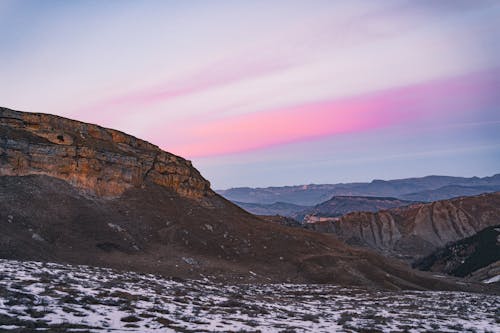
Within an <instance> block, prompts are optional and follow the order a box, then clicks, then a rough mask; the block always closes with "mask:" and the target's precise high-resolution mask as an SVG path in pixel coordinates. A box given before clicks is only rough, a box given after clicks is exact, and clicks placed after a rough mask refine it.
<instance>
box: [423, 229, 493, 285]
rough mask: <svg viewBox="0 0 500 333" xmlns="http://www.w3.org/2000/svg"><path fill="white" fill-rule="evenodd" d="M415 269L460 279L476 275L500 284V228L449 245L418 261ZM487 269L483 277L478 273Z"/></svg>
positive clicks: (484, 231) (483, 231)
mask: <svg viewBox="0 0 500 333" xmlns="http://www.w3.org/2000/svg"><path fill="white" fill-rule="evenodd" d="M414 267H416V268H418V269H421V270H425V271H438V272H444V273H447V274H450V275H454V276H459V277H465V276H470V275H472V276H474V275H475V276H476V277H477V278H480V279H481V280H482V281H491V282H493V281H496V282H500V225H497V226H491V227H488V228H486V229H483V230H481V231H480V232H478V233H477V234H475V235H473V236H470V237H467V238H464V239H461V240H459V241H457V242H453V243H450V244H447V245H446V246H445V247H444V248H441V249H438V250H436V251H435V252H433V253H432V254H430V255H428V256H427V257H425V258H422V259H421V260H419V261H418V262H416V263H415V264H414ZM487 267H489V269H488V268H487ZM495 267H496V269H493V268H495ZM484 268H487V269H485V270H484V272H483V273H482V274H481V273H479V274H478V273H477V272H478V271H479V270H481V269H484ZM485 274H486V275H485Z"/></svg>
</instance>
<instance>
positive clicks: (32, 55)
mask: <svg viewBox="0 0 500 333" xmlns="http://www.w3.org/2000/svg"><path fill="white" fill-rule="evenodd" d="M0 105H1V106H4V107H8V108H12V109H16V110H22V111H30V112H43V113H51V114H57V115H61V116H65V117H69V118H73V119H77V120H81V121H86V122H91V123H96V124H99V125H102V126H105V127H110V128H114V129H118V130H121V131H124V132H126V133H129V134H132V135H134V136H137V137H139V138H142V139H145V140H147V141H150V142H152V143H154V144H156V145H158V146H159V147H161V148H162V149H164V150H166V151H169V152H171V153H174V154H177V155H180V156H182V157H185V158H187V159H189V160H192V161H193V164H194V166H195V167H197V168H198V169H199V170H200V171H201V173H202V174H203V175H204V176H205V178H207V179H208V180H209V181H210V182H211V183H212V187H214V188H216V189H224V188H229V187H239V186H250V187H266V186H283V185H297V184H311V183H316V184H319V183H338V182H353V181H370V180H372V179H396V178H405V177H417V176H425V175H430V174H439V175H453V176H488V175H493V174H495V173H500V1H496V0H493V1H487V0H467V1H461V0H440V1H431V0H421V1H411V0H408V1H404V0H398V1H392V0H384V1H377V0H373V1H366V0H363V1H357V0H349V1H335V0H325V1H320V0H308V1H305V0H304V1H293V0H287V1H273V0H267V1H260V0H252V1H229V0H228V1H217V0H215V1H190V0H186V1H168V0H162V1H148V0H145V1H127V0H120V1H115V0H108V1H99V0H88V1H76V0H75V1H65V0H58V1H56V0H45V1H38V0H33V1H23V0H16V1H11V0H0Z"/></svg>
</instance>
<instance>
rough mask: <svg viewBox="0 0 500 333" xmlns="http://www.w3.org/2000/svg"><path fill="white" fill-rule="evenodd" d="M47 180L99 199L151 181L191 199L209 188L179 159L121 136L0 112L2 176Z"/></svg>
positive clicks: (33, 115) (43, 116) (48, 118)
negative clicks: (35, 175) (74, 188)
mask: <svg viewBox="0 0 500 333" xmlns="http://www.w3.org/2000/svg"><path fill="white" fill-rule="evenodd" d="M33 174H38V175H47V176H51V177H55V178H59V179H63V180H65V181H68V182H69V183H70V184H72V185H74V186H76V187H78V188H81V189H83V190H84V191H87V192H88V193H90V194H93V195H97V196H100V197H116V196H119V195H121V194H122V193H123V192H124V191H125V190H126V189H128V188H131V187H141V186H143V185H144V183H145V182H147V181H151V182H153V183H156V184H159V185H161V186H164V187H167V188H169V189H172V190H174V191H175V192H177V193H178V194H180V195H182V196H185V197H188V198H194V199H200V198H203V197H205V196H211V195H213V192H212V191H211V190H210V183H209V182H208V181H207V180H206V179H204V178H203V177H202V176H201V175H200V173H199V172H198V171H197V170H196V169H195V168H193V166H192V165H191V163H190V162H189V161H187V160H185V159H183V158H181V157H178V156H175V155H173V154H169V153H167V152H165V151H162V150H161V149H159V148H158V147H157V146H155V145H153V144H151V143H148V142H146V141H143V140H140V139H137V138H135V137H133V136H130V135H127V134H124V133H122V132H119V131H116V130H112V129H107V128H103V127H100V126H97V125H92V124H87V123H82V122H79V121H75V120H70V119H66V118H62V117H57V116H53V115H48V114H39V113H26V112H19V111H13V110H10V109H5V108H0V175H8V176H24V175H33Z"/></svg>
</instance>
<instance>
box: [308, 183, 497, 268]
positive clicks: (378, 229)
mask: <svg viewBox="0 0 500 333" xmlns="http://www.w3.org/2000/svg"><path fill="white" fill-rule="evenodd" d="M497 224H500V192H496V193H491V194H483V195H479V196H474V197H461V198H456V199H452V200H443V201H436V202H433V203H427V204H416V205H411V206H409V207H401V208H394V209H389V210H385V211H380V212H377V213H370V212H356V213H350V214H347V215H344V216H342V217H341V218H338V219H335V220H332V221H327V222H317V223H312V224H310V225H309V228H311V229H314V230H316V231H322V232H331V233H334V234H336V235H337V236H339V237H340V238H342V239H344V240H346V241H347V242H348V243H351V244H357V245H364V246H368V247H371V248H373V249H376V250H378V251H381V252H385V253H388V254H391V255H397V256H399V255H401V256H403V257H407V258H409V259H414V258H417V257H421V256H425V255H428V254H430V253H431V252H433V251H434V250H436V249H437V248H440V247H443V246H445V245H446V244H448V243H450V242H454V241H457V240H460V239H463V238H466V237H469V236H472V235H474V234H475V233H477V232H479V231H480V230H483V229H484V228H486V227H489V226H492V225H497Z"/></svg>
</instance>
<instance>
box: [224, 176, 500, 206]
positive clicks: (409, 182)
mask: <svg viewBox="0 0 500 333" xmlns="http://www.w3.org/2000/svg"><path fill="white" fill-rule="evenodd" d="M450 185H456V186H464V187H467V188H466V190H473V189H474V187H475V186H477V187H480V186H492V188H491V189H489V190H488V189H481V188H477V190H478V191H479V193H477V192H475V193H474V194H481V193H484V191H486V192H488V191H490V192H494V191H499V190H500V174H495V175H493V176H486V177H482V178H480V177H453V176H436V175H431V176H425V177H413V178H403V179H394V180H377V179H375V180H372V181H371V182H356V183H338V184H308V185H294V186H281V187H280V186H274V187H265V188H250V187H240V188H230V189H226V190H217V191H216V192H217V193H219V194H221V195H222V196H224V197H225V198H227V199H229V200H231V201H239V202H245V203H259V204H272V203H274V202H277V201H281V202H287V203H292V204H297V205H306V206H313V205H316V204H319V203H321V202H324V201H326V200H329V199H330V198H331V197H333V196H345V195H349V196H378V197H395V198H398V199H402V200H415V201H427V200H425V199H426V195H427V194H426V191H431V190H438V189H442V188H443V187H446V186H450ZM420 192H422V193H420ZM468 193H470V192H466V193H462V192H459V193H454V194H453V196H454V197H456V196H462V195H464V194H465V195H467V194H468ZM407 195H408V197H407ZM427 196H428V195H427ZM449 198H450V197H449V194H448V193H444V194H441V195H439V194H438V195H436V196H434V197H432V200H430V201H435V200H441V199H449Z"/></svg>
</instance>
